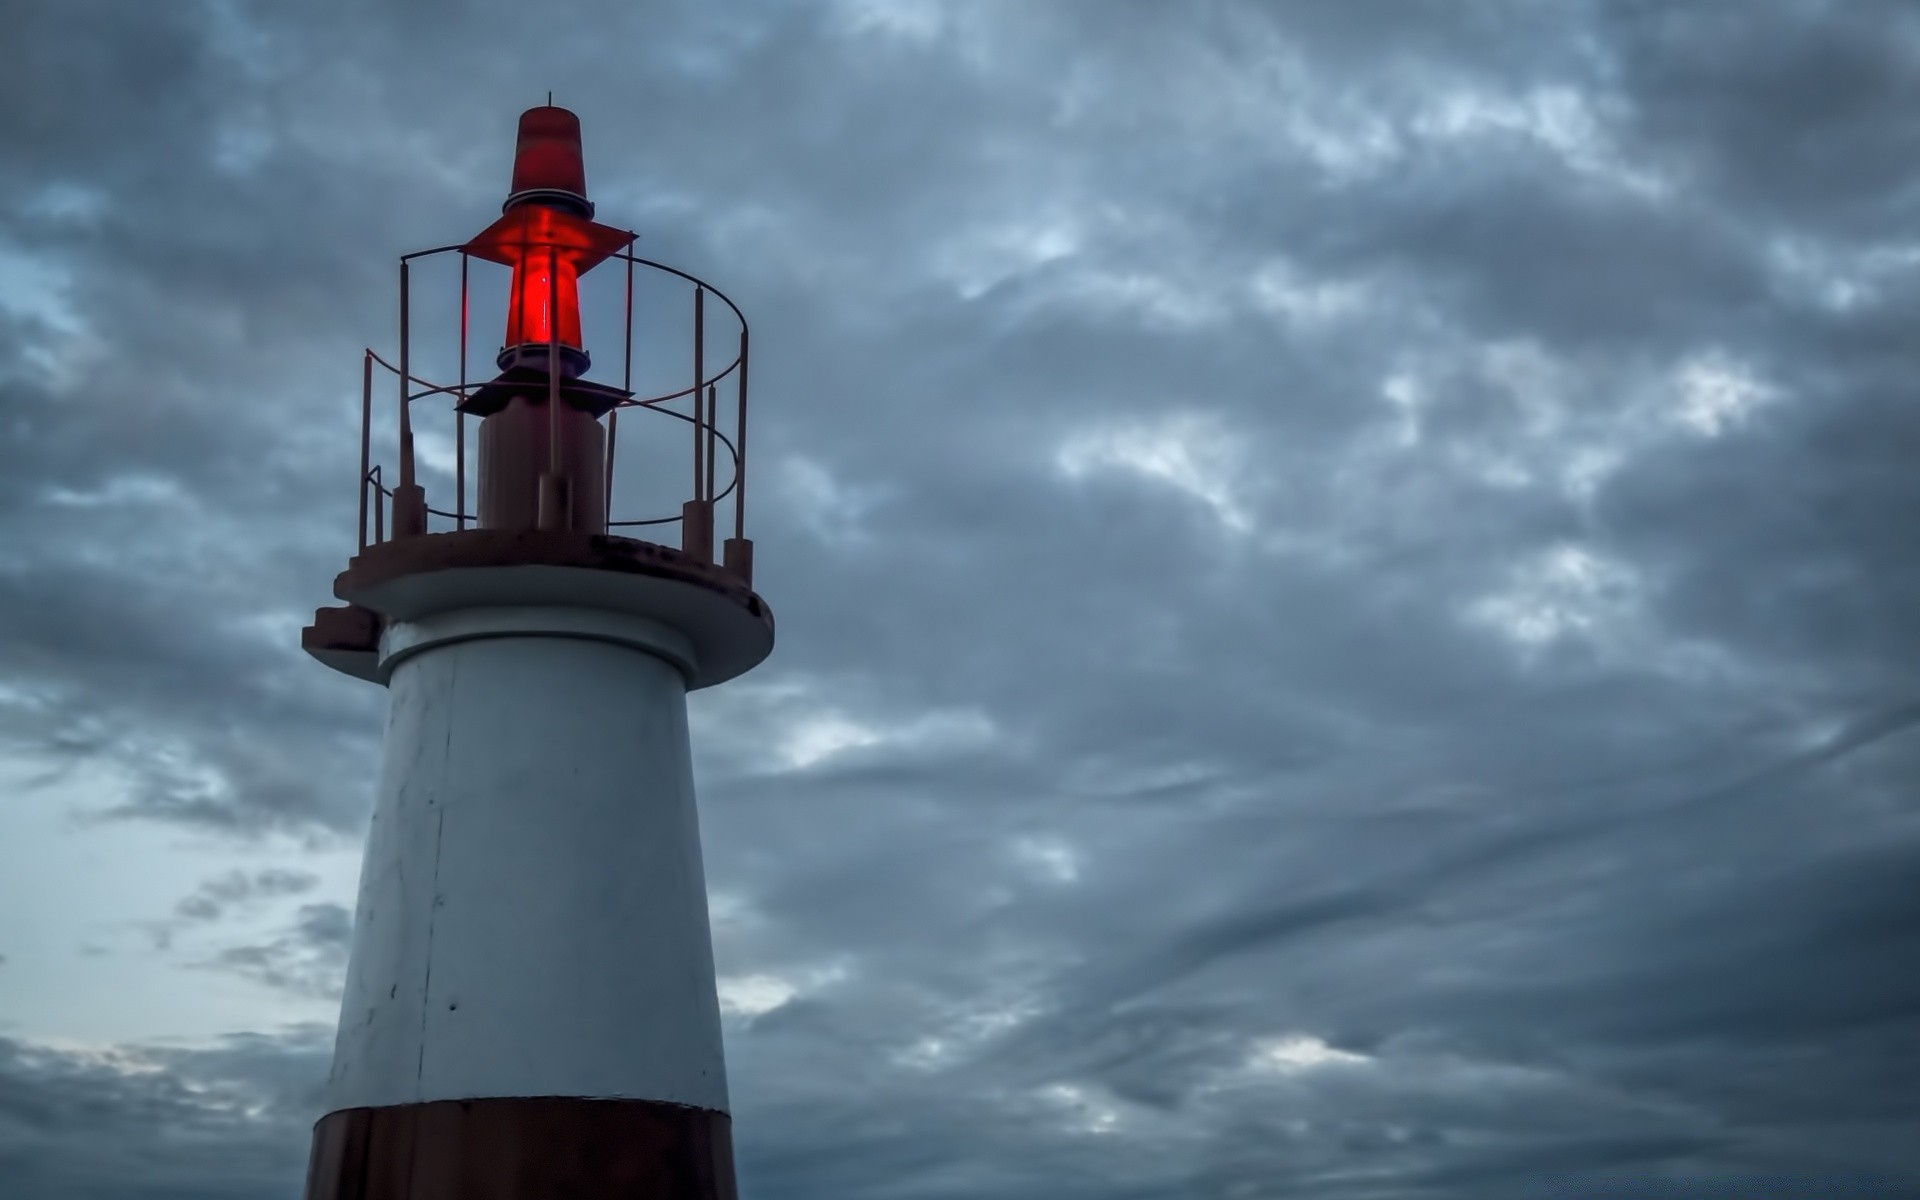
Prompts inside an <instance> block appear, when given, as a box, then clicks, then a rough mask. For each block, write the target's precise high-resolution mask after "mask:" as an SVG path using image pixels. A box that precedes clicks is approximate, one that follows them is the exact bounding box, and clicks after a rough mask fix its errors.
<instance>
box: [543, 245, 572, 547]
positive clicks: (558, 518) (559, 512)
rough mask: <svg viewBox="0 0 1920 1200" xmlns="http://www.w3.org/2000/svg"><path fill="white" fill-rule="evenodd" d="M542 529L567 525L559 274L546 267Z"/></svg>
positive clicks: (552, 268) (555, 270)
mask: <svg viewBox="0 0 1920 1200" xmlns="http://www.w3.org/2000/svg"><path fill="white" fill-rule="evenodd" d="M556 249H557V247H556ZM539 503H540V509H539V523H540V528H542V529H564V528H566V527H567V525H568V521H567V514H566V496H565V495H564V494H563V492H562V488H561V480H560V271H559V267H558V264H557V263H556V264H554V265H553V266H549V267H548V268H547V473H546V474H545V475H542V476H541V477H540V501H539Z"/></svg>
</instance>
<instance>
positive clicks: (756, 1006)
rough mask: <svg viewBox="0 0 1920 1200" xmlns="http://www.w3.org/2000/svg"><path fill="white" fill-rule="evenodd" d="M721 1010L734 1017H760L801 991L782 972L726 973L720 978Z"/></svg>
mask: <svg viewBox="0 0 1920 1200" xmlns="http://www.w3.org/2000/svg"><path fill="white" fill-rule="evenodd" d="M716 986H717V987H718V988H719V992H720V1011H721V1012H723V1013H726V1014H727V1015H728V1016H734V1017H758V1016H762V1015H764V1014H766V1013H770V1012H772V1011H773V1010H774V1009H776V1008H779V1007H780V1006H781V1005H783V1004H785V1003H786V1002H787V1001H789V1000H791V999H793V998H794V997H795V996H797V995H799V989H798V988H796V987H794V985H793V984H791V983H788V982H787V981H786V980H784V979H782V978H780V977H779V976H778V975H723V976H721V977H720V979H719V980H718V981H717V985H716Z"/></svg>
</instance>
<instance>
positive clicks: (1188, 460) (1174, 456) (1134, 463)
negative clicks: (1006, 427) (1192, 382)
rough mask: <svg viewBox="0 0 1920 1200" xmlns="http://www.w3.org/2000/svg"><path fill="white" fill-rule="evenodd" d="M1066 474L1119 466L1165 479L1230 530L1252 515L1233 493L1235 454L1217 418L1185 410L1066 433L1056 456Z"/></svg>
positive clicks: (1245, 526) (1244, 525) (1238, 529)
mask: <svg viewBox="0 0 1920 1200" xmlns="http://www.w3.org/2000/svg"><path fill="white" fill-rule="evenodd" d="M1054 461H1055V463H1056V465H1057V466H1058V467H1059V469H1060V471H1061V472H1062V473H1063V474H1065V475H1066V476H1067V478H1069V479H1083V478H1086V477H1087V476H1090V475H1095V474H1099V473H1101V472H1108V471H1118V472H1121V473H1123V474H1131V475H1134V476H1137V477H1140V478H1144V479H1150V480H1153V481H1155V482H1158V483H1164V484H1168V485H1170V486H1172V487H1173V488H1175V489H1177V490H1179V491H1181V492H1184V493H1186V494H1187V495H1189V496H1192V497H1193V498H1195V499H1197V500H1200V501H1202V502H1203V503H1205V504H1206V505H1207V507H1208V508H1210V509H1212V510H1213V515H1214V516H1215V517H1216V518H1218V520H1219V521H1220V523H1221V524H1222V525H1224V526H1225V527H1226V528H1228V529H1229V530H1231V531H1233V532H1234V533H1246V532H1248V531H1249V530H1251V529H1252V528H1253V515H1252V514H1251V513H1249V512H1248V511H1247V510H1246V509H1245V508H1244V507H1243V506H1242V505H1241V503H1240V501H1239V500H1238V499H1237V498H1236V497H1235V496H1234V494H1233V487H1232V480H1233V478H1234V476H1235V474H1236V473H1237V471H1238V468H1239V456H1238V454H1237V452H1236V450H1235V448H1234V444H1233V441H1232V439H1231V438H1230V437H1229V435H1228V434H1227V432H1226V431H1225V430H1224V429H1222V428H1221V427H1220V426H1219V424H1218V422H1216V421H1214V420H1211V419H1209V418H1204V417H1200V416H1195V415H1191V414H1183V415H1179V416H1173V417H1168V418H1165V419H1163V420H1161V421H1158V422H1153V423H1138V424H1129V425H1110V426H1107V427H1106V428H1095V429H1090V430H1087V431H1085V432H1083V433H1079V434H1076V435H1074V436H1073V437H1072V438H1070V439H1069V440H1068V441H1067V443H1066V444H1065V445H1063V446H1062V447H1061V448H1060V450H1059V452H1058V454H1057V455H1056V456H1055V460H1054Z"/></svg>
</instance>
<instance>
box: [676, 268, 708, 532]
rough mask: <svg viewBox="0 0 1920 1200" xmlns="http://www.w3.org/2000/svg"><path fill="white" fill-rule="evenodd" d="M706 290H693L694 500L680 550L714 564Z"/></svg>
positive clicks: (684, 511) (685, 514)
mask: <svg viewBox="0 0 1920 1200" xmlns="http://www.w3.org/2000/svg"><path fill="white" fill-rule="evenodd" d="M706 373H707V289H706V288H704V287H701V286H700V285H699V284H695V285H694V288H693V386H692V387H691V388H689V389H688V391H689V392H690V393H691V394H692V396H693V499H691V500H689V501H687V502H686V503H685V504H683V505H681V506H680V549H681V550H682V551H683V552H685V553H686V554H687V556H688V557H690V558H692V559H693V560H694V561H695V562H699V563H710V562H712V561H713V502H712V501H711V500H709V499H708V498H707V494H706V483H707V472H706V460H705V455H706V448H707V437H706V429H705V426H706V423H707V420H708V415H707V406H706V400H707V397H706V392H707V388H706Z"/></svg>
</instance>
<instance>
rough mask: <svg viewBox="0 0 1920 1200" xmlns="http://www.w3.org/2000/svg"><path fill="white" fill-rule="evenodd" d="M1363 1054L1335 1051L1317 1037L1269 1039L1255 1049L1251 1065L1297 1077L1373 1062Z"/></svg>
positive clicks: (1303, 1036) (1298, 1035)
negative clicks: (1306, 1072)
mask: <svg viewBox="0 0 1920 1200" xmlns="http://www.w3.org/2000/svg"><path fill="white" fill-rule="evenodd" d="M1372 1061H1373V1060H1372V1059H1370V1058H1368V1057H1367V1056H1366V1055H1364V1054H1353V1053H1351V1052H1349V1051H1346V1050H1336V1049H1334V1048H1333V1047H1332V1046H1329V1045H1327V1044H1326V1043H1325V1042H1323V1041H1321V1040H1320V1039H1319V1038H1317V1037H1310V1036H1307V1035H1305V1034H1295V1035H1294V1036H1292V1037H1283V1038H1269V1039H1267V1040H1265V1041H1262V1042H1259V1043H1258V1044H1256V1045H1255V1046H1254V1050H1253V1059H1252V1065H1253V1066H1255V1067H1259V1068H1263V1069H1265V1070H1269V1071H1278V1072H1279V1073H1280V1074H1282V1075H1298V1074H1300V1073H1302V1072H1304V1071H1312V1070H1315V1069H1318V1068H1320V1067H1333V1066H1351V1065H1354V1064H1356V1063H1365V1062H1372Z"/></svg>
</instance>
